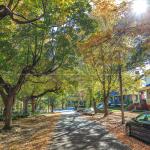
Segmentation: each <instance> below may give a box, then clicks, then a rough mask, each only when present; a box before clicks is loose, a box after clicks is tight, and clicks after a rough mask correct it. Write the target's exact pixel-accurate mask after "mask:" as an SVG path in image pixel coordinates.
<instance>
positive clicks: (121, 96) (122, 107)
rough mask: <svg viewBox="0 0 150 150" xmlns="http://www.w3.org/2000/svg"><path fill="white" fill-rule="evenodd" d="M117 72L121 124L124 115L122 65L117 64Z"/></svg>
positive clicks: (123, 120) (123, 121)
mask: <svg viewBox="0 0 150 150" xmlns="http://www.w3.org/2000/svg"><path fill="white" fill-rule="evenodd" d="M118 73H119V85H120V99H121V118H122V124H124V123H125V117H124V101H123V91H122V66H121V65H119V66H118Z"/></svg>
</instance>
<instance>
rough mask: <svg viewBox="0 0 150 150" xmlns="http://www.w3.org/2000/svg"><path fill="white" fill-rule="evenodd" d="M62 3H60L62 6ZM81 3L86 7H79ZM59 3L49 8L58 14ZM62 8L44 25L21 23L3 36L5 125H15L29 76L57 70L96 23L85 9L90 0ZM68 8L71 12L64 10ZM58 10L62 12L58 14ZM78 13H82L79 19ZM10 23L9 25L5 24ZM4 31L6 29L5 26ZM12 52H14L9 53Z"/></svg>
mask: <svg viewBox="0 0 150 150" xmlns="http://www.w3.org/2000/svg"><path fill="white" fill-rule="evenodd" d="M61 4H62V3H59V5H60V6H61ZM79 5H81V6H82V7H80V8H79V7H78V6H79ZM56 6H57V5H56V3H54V5H53V7H50V8H49V9H50V10H49V11H52V12H53V14H54V11H53V10H54V9H55V8H56ZM61 8H62V9H60V10H59V13H57V14H54V15H53V16H51V17H52V20H48V18H49V17H50V16H48V17H46V18H45V19H44V24H45V27H44V28H38V27H34V26H31V25H25V26H20V27H17V28H14V30H13V32H12V33H8V34H7V35H6V36H5V37H1V42H2V47H1V49H2V51H1V60H0V61H1V65H2V68H1V74H0V94H1V96H2V100H3V103H4V106H5V108H4V122H5V126H4V129H9V128H10V126H11V115H12V107H13V105H14V103H15V98H16V96H17V94H18V93H19V91H20V89H21V88H22V85H24V84H25V83H26V79H27V77H28V76H32V77H41V76H47V75H49V74H52V73H55V72H56V70H57V69H58V68H60V67H61V66H62V65H63V64H66V63H67V62H66V60H67V59H68V58H69V57H68V54H73V52H74V51H73V49H75V45H76V42H77V41H78V40H82V38H83V37H85V36H87V35H88V34H89V33H90V32H92V30H93V27H95V23H94V22H93V21H92V20H91V19H90V18H89V17H88V14H86V13H85V12H88V11H90V10H91V6H90V5H89V3H88V1H78V0H76V1H74V2H73V3H69V4H68V5H66V3H63V7H61ZM64 8H65V10H66V12H67V13H64ZM81 8H82V9H81ZM67 10H68V11H67ZM62 12H63V13H62ZM61 13H62V14H61ZM58 14H61V15H60V16H59V17H58ZM78 16H82V17H81V18H80V19H79V18H78ZM2 22H3V20H2ZM4 22H5V20H4ZM85 22H88V24H86V23H85ZM2 25H3V24H2ZM87 26H90V27H91V28H90V29H89V28H87ZM9 27H10V26H9V25H8V26H5V27H3V28H4V29H5V28H6V29H7V28H9ZM3 32H4V33H5V30H3ZM7 43H8V45H6V44H7ZM8 48H9V49H8ZM5 50H6V51H5ZM9 52H11V54H12V55H10V54H9V55H8V56H7V53H9ZM8 62H9V64H8ZM14 64H15V65H14ZM8 72H9V73H8Z"/></svg>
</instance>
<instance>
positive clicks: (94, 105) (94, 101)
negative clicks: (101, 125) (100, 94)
mask: <svg viewBox="0 0 150 150" xmlns="http://www.w3.org/2000/svg"><path fill="white" fill-rule="evenodd" d="M93 108H94V113H95V114H96V113H97V109H96V100H95V99H93Z"/></svg>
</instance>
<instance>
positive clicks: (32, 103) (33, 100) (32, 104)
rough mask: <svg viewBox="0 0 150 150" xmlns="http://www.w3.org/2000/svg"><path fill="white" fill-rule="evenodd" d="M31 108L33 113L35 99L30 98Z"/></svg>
mask: <svg viewBox="0 0 150 150" xmlns="http://www.w3.org/2000/svg"><path fill="white" fill-rule="evenodd" d="M31 106H32V113H35V99H34V98H32V100H31Z"/></svg>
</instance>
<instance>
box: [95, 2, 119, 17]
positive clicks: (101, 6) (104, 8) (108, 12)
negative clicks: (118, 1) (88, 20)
mask: <svg viewBox="0 0 150 150" xmlns="http://www.w3.org/2000/svg"><path fill="white" fill-rule="evenodd" d="M116 10H117V6H116V5H115V4H114V3H113V1H112V0H98V1H97V2H96V9H95V10H94V11H93V15H94V16H102V17H106V16H107V17H108V16H112V13H113V12H115V11H116Z"/></svg>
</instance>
